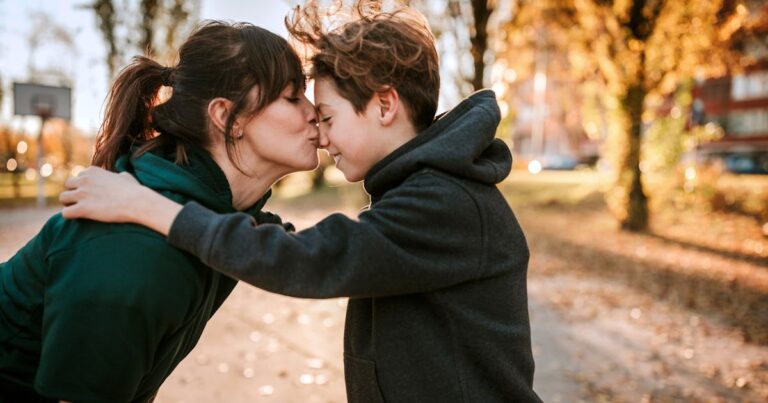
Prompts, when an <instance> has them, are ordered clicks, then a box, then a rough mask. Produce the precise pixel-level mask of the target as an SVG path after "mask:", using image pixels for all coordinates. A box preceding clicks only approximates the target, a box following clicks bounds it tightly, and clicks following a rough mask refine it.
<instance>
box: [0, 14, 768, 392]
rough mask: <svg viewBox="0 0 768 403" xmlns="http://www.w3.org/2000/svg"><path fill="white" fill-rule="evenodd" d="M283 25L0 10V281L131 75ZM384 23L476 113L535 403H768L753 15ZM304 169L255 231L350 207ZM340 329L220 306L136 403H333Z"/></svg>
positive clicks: (761, 90) (434, 17)
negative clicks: (494, 184) (496, 117)
mask: <svg viewBox="0 0 768 403" xmlns="http://www.w3.org/2000/svg"><path fill="white" fill-rule="evenodd" d="M297 3H298V2H297V1H269V2H267V1H259V2H256V1H238V0H218V1H215V2H214V1H212V0H155V1H150V0H93V1H88V0H62V1H53V0H31V1H26V2H16V1H10V0H0V261H4V260H7V259H8V258H10V257H11V256H12V255H13V254H14V253H15V251H16V250H17V249H18V248H20V247H21V246H23V245H24V244H25V243H26V241H28V240H29V239H30V238H31V237H32V236H34V234H36V233H37V231H39V229H40V228H41V226H42V224H43V223H44V222H45V221H46V220H47V219H48V218H49V217H50V216H51V215H53V214H55V213H56V212H57V211H58V210H59V209H60V207H59V206H58V205H57V202H56V197H57V196H58V194H59V193H60V192H61V190H62V188H63V182H64V180H66V178H67V177H69V176H72V175H76V174H77V173H78V172H79V171H80V170H82V169H83V167H85V166H88V165H89V162H90V158H91V153H92V149H93V144H94V139H95V135H96V132H97V130H98V127H99V125H100V123H101V116H102V112H103V102H104V100H105V97H106V94H107V92H108V89H109V87H110V83H111V80H112V78H113V77H114V76H115V75H116V73H117V72H118V71H119V70H120V68H121V67H122V66H124V65H125V64H126V63H127V62H128V61H129V59H130V57H131V56H133V55H136V54H142V53H145V50H147V51H148V52H149V53H150V54H151V55H152V56H153V57H155V58H156V59H158V60H160V61H161V62H162V63H165V64H168V65H171V64H172V63H173V62H174V58H175V52H176V49H177V47H178V46H179V44H180V43H181V42H182V41H183V40H184V39H185V37H186V35H187V34H188V33H189V32H190V30H191V29H192V28H193V27H194V26H195V25H196V24H197V23H198V22H199V21H200V20H203V19H228V20H238V21H248V22H251V23H254V24H256V25H259V26H262V27H265V28H267V29H270V30H272V31H274V32H276V33H278V34H280V35H283V36H286V30H285V28H284V26H283V18H284V16H285V15H286V14H287V13H288V12H289V11H290V9H291V7H292V6H294V5H295V4H297ZM321 3H322V2H321ZM326 3H327V2H326ZM384 3H385V5H386V6H392V5H395V3H400V4H403V3H405V4H409V5H411V6H413V7H415V8H417V9H418V10H420V11H421V12H422V13H424V15H425V16H426V17H427V19H428V21H429V22H430V24H431V28H432V30H433V32H434V34H435V36H436V39H437V44H438V50H439V52H440V57H441V66H442V67H441V68H442V88H441V98H440V106H439V110H440V111H444V110H448V109H450V108H451V107H452V106H454V105H456V104H457V103H458V102H460V100H461V99H462V98H464V97H465V96H467V95H469V94H471V93H472V92H473V91H475V90H478V89H481V88H492V89H493V90H494V91H495V92H496V95H497V98H498V101H499V105H500V107H501V110H502V115H503V118H502V122H501V124H500V126H499V129H498V137H499V138H501V139H503V140H504V141H506V142H507V143H508V144H509V146H510V148H511V149H512V152H513V155H514V161H515V162H514V169H513V172H512V173H511V175H510V176H509V177H508V178H507V179H506V180H505V181H504V182H503V183H502V184H501V185H500V187H501V188H502V190H503V192H504V194H505V195H506V196H507V198H508V200H509V203H510V205H511V206H512V207H513V209H514V211H515V213H516V214H517V215H518V218H519V219H520V221H521V223H522V225H523V229H524V230H525V232H526V234H527V236H528V241H529V245H530V248H531V251H532V257H531V262H530V267H529V295H530V306H529V309H530V313H531V319H532V324H533V330H532V332H533V344H534V354H535V357H536V362H537V373H536V380H535V387H536V389H537V391H538V392H539V393H540V395H541V396H542V398H544V399H545V401H555V402H556V401H562V402H577V401H588V402H592V401H605V402H639V401H642V402H667V401H675V402H677V401H691V402H694V401H695V402H700V401H708V402H709V401H711V402H731V401H739V402H750V401H755V402H763V401H766V400H768V4H766V2H765V1H758V0H753V1H749V0H713V1H705V0H613V1H611V0H537V1H533V0H412V1H397V2H396V1H385V2H384ZM28 84H33V85H28ZM41 88H42V89H41ZM52 88H53V89H52ZM51 91H53V92H55V91H59V92H57V93H56V94H58V95H55V94H54V95H51V94H53V92H51ZM62 91H63V92H62ZM40 94H43V95H40ZM46 94H47V95H46ZM25 97H26V98H25ZM46 97H49V98H46ZM43 122H45V123H44V124H43ZM323 157H324V158H323V163H322V166H321V168H320V169H318V170H316V171H315V172H312V173H303V174H295V175H292V176H289V177H287V178H285V179H284V180H282V181H281V182H280V183H278V185H277V186H276V188H275V197H273V199H272V200H271V201H270V202H269V204H268V205H267V208H268V209H270V210H273V211H275V212H277V213H280V214H281V215H282V216H283V217H284V218H285V219H287V220H289V221H293V222H295V223H296V225H297V227H298V228H303V227H307V226H310V225H312V224H313V223H314V222H316V221H318V220H319V219H321V218H322V217H324V216H325V215H327V214H329V213H331V212H337V211H340V212H343V213H346V214H349V215H353V216H354V215H355V214H356V213H357V212H358V211H359V209H360V208H362V207H363V206H365V205H366V204H367V198H366V196H365V194H364V192H363V190H362V188H361V186H360V185H359V184H348V183H346V182H345V181H344V180H343V176H342V175H341V174H340V172H338V170H336V169H335V168H334V167H333V166H332V165H333V164H332V163H331V162H330V161H329V160H328V159H327V158H326V157H327V156H325V155H323ZM344 307H345V301H344V300H327V301H302V300H295V299H290V298H285V297H281V296H276V295H272V294H268V293H266V292H262V291H259V290H257V289H254V288H251V287H247V286H242V285H240V286H238V288H237V289H236V291H235V293H234V294H233V295H232V297H230V299H229V300H228V301H227V303H226V304H225V305H224V307H223V308H222V311H221V312H220V313H218V314H217V315H216V317H215V318H214V319H213V320H212V321H211V324H210V326H209V328H208V329H207V330H206V332H205V334H204V335H203V338H202V339H201V341H200V343H199V345H198V347H197V348H196V350H195V351H193V352H192V354H190V356H189V357H188V358H187V359H186V360H185V362H183V363H182V365H181V366H180V367H179V368H178V369H177V370H176V372H175V373H174V374H173V375H172V376H171V378H169V380H168V381H167V382H166V384H165V386H164V388H163V389H162V390H161V392H160V395H159V396H158V400H157V401H159V402H180V401H186V402H208V401H232V402H236V401H277V402H341V401H344V400H345V397H344V387H343V369H342V366H341V351H342V348H341V340H342V329H343V320H344Z"/></svg>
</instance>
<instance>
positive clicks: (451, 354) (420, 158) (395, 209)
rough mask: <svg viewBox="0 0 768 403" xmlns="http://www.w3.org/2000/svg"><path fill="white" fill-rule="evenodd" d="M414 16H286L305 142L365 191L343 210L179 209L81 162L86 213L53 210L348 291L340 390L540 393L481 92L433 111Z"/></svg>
mask: <svg viewBox="0 0 768 403" xmlns="http://www.w3.org/2000/svg"><path fill="white" fill-rule="evenodd" d="M413 15H414V14H413V13H412V12H398V13H394V14H384V13H376V14H373V15H363V16H362V17H361V18H360V19H359V20H357V21H354V22H351V23H348V24H346V25H344V26H343V27H342V28H341V29H340V30H336V31H331V32H328V33H326V32H323V31H322V28H321V27H322V24H318V23H317V22H319V16H318V14H317V12H316V10H312V9H311V8H308V9H305V10H304V11H303V14H301V15H299V17H298V18H296V19H295V20H294V24H293V25H292V26H291V27H289V28H290V31H291V33H292V35H293V36H294V37H296V38H298V39H299V40H302V41H304V42H305V43H306V44H308V45H310V46H313V47H315V48H316V50H317V53H316V54H315V55H314V56H313V58H312V62H313V72H312V75H313V77H314V79H315V81H316V84H315V102H316V106H317V109H318V120H319V131H320V145H321V147H322V148H324V149H326V151H327V152H328V153H329V154H330V155H331V156H332V157H333V158H334V160H335V162H336V166H337V167H338V168H339V169H340V170H341V171H342V172H343V173H344V175H345V177H346V178H347V179H348V180H349V181H359V180H364V185H365V189H366V191H367V192H368V193H369V194H370V196H371V205H370V208H369V209H368V210H367V211H365V212H363V213H361V214H360V215H359V217H358V219H357V220H352V219H349V218H347V217H345V216H343V215H340V214H334V215H331V216H329V217H327V218H325V219H324V220H322V221H320V222H319V223H317V224H316V225H315V226H314V227H311V228H308V229H306V230H303V231H300V232H297V233H289V232H286V231H285V230H284V228H283V227H282V226H279V225H274V224H263V225H254V224H256V223H255V222H254V220H253V219H252V218H251V217H248V216H247V215H242V214H229V215H219V214H216V213H214V212H211V211H209V210H207V209H205V208H203V207H202V206H200V205H198V204H195V203H189V204H187V205H186V206H184V207H183V208H182V207H181V206H180V205H177V204H175V203H173V202H170V201H168V200H164V199H162V198H160V197H158V196H157V195H156V194H153V193H151V192H149V191H148V190H146V189H143V188H140V187H137V186H130V185H131V184H130V183H127V182H129V181H128V180H127V179H125V178H121V179H119V180H118V178H115V177H113V176H109V177H107V178H108V179H107V180H104V181H99V180H98V179H99V176H100V175H104V174H102V173H99V172H96V171H94V170H91V171H89V173H87V174H86V176H88V175H90V176H91V177H90V179H89V182H90V184H91V185H90V186H96V185H94V183H96V184H100V185H99V186H102V190H101V193H100V194H99V200H89V203H90V207H89V208H90V209H91V211H85V210H84V208H80V209H78V207H77V204H75V205H74V206H71V207H68V209H70V210H69V211H68V210H67V209H65V211H64V214H65V215H67V216H69V217H83V216H85V217H88V218H95V219H102V220H117V221H132V222H136V223H140V224H143V225H146V226H149V227H151V228H153V229H155V230H157V231H158V232H161V233H163V234H166V235H167V236H168V240H169V242H171V243H172V244H173V245H175V246H177V247H179V248H181V249H183V250H186V251H188V252H190V253H192V254H194V255H197V256H199V257H200V258H201V260H202V261H203V262H204V263H206V264H207V265H210V266H211V267H214V268H216V269H217V270H219V271H221V272H222V273H224V274H226V275H229V276H232V277H235V278H238V279H240V280H243V281H245V282H248V283H250V284H253V285H255V286H257V287H259V288H262V289H265V290H268V291H272V292H276V293H280V294H284V295H290V296H296V297H304V298H330V297H342V296H346V297H350V300H349V304H348V308H347V319H346V328H345V336H344V348H345V353H344V367H345V378H346V385H347V397H348V399H349V401H350V402H360V403H370V402H483V403H488V402H506V401H514V402H536V401H540V399H539V398H538V396H537V395H536V393H535V392H534V391H533V389H532V383H533V369H534V363H533V358H532V354H531V345H530V328H529V321H528V308H527V292H526V270H527V263H528V257H529V252H528V248H527V245H526V241H525V237H524V235H523V232H522V230H521V228H520V226H519V224H518V222H517V221H516V219H515V217H514V215H513V213H512V211H511V210H510V208H509V206H508V205H507V203H506V201H505V200H504V197H503V196H502V194H501V193H500V192H499V190H498V189H497V188H496V184H497V183H499V182H500V181H502V180H503V179H504V178H505V177H506V176H507V175H508V173H509V171H510V169H511V156H510V152H509V149H508V148H507V147H506V145H504V143H503V142H501V141H499V140H495V139H494V136H495V130H496V126H497V125H498V123H499V120H500V113H499V109H498V106H497V104H496V99H495V96H494V94H493V92H491V91H480V92H478V93H475V94H474V95H472V96H471V97H469V98H468V99H466V100H464V101H463V102H462V103H461V104H459V105H458V106H457V107H456V108H454V109H453V110H452V111H450V112H448V113H447V114H445V115H443V116H441V117H440V118H439V119H438V120H435V121H434V122H433V119H434V115H435V111H436V109H437V100H438V88H439V74H438V60H437V53H436V50H435V46H434V40H433V37H432V36H431V34H430V33H429V31H428V28H426V26H425V24H424V23H422V22H420V20H419V19H418V18H414V17H413ZM102 177H105V176H102ZM81 181H82V178H79V179H76V180H74V181H72V183H70V184H69V186H70V187H77V186H78V184H79V183H80V182H81ZM92 189H94V188H92ZM104 189H108V190H104ZM95 191H96V192H99V190H98V188H96V190H95ZM110 192H111V193H117V194H119V196H117V195H109V193H110ZM84 193H93V192H84ZM115 196H117V197H115ZM126 200H127V201H128V202H126ZM72 201H77V200H75V199H70V202H72ZM94 203H95V204H94ZM115 203H119V207H117V208H116V207H115ZM94 205H104V206H107V205H109V206H110V207H109V209H106V208H105V209H104V210H102V211H96V209H97V207H94ZM123 206H124V207H125V208H123ZM118 212H119V213H118ZM117 214H119V216H118V215H117Z"/></svg>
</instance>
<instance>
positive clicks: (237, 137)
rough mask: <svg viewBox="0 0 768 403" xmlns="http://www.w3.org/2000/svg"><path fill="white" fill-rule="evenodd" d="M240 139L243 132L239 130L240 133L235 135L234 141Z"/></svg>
mask: <svg viewBox="0 0 768 403" xmlns="http://www.w3.org/2000/svg"><path fill="white" fill-rule="evenodd" d="M242 138H243V131H242V130H240V132H239V133H237V134H236V135H235V140H240V139H242Z"/></svg>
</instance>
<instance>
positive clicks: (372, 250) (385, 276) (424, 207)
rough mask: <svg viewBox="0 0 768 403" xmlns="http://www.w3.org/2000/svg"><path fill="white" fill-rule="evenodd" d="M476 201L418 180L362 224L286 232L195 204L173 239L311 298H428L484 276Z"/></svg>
mask: <svg viewBox="0 0 768 403" xmlns="http://www.w3.org/2000/svg"><path fill="white" fill-rule="evenodd" d="M482 226H483V223H482V220H481V218H480V215H479V212H478V209H477V206H476V205H475V202H474V200H473V198H472V197H471V196H470V195H469V194H468V193H467V192H466V191H465V190H464V189H463V188H461V187H459V186H458V185H456V184H453V183H452V182H450V180H448V179H443V178H439V177H435V176H432V175H419V176H418V177H416V178H411V179H410V180H409V181H408V183H407V184H403V185H401V186H400V187H398V188H396V189H393V190H391V191H390V192H388V193H387V194H386V195H385V196H384V197H383V198H382V199H381V200H379V201H378V202H377V203H376V205H375V206H374V207H372V208H371V209H370V210H368V211H366V212H364V213H362V214H360V216H359V217H358V220H353V219H350V218H348V217H346V216H344V215H341V214H333V215H330V216H328V217H327V218H325V219H323V220H322V221H320V222H319V223H317V224H316V225H315V226H313V227H310V228H308V229H305V230H303V231H299V232H297V233H288V232H286V231H285V230H284V229H283V228H282V227H280V226H278V225H270V224H265V225H255V224H254V222H253V220H251V219H250V217H248V216H247V215H245V214H237V213H236V214H226V215H219V214H216V213H213V212H211V211H209V210H207V209H205V208H203V207H201V206H200V205H198V204H194V203H191V204H187V205H186V206H185V207H184V208H183V210H182V211H181V212H180V213H179V215H178V217H177V218H176V220H175V221H174V223H173V225H172V228H171V231H170V234H169V238H168V239H169V242H170V243H171V244H173V245H175V246H177V247H179V248H181V249H183V250H186V251H188V252H190V253H192V254H194V255H197V256H198V257H200V259H201V260H202V261H203V262H204V263H206V264H207V265H208V266H211V267H213V268H215V269H216V270H219V271H221V272H222V273H224V274H226V275H229V276H232V277H234V278H237V279H240V280H242V281H245V282H248V283H250V284H252V285H254V286H257V287H259V288H262V289H265V290H268V291H271V292H276V293H280V294H284V295H289V296H295V297H305V298H331V297H341V296H346V297H374V296H389V295H401V294H409V293H417V292H427V291H431V290H436V289H440V288H444V287H449V286H451V285H454V284H458V283H461V282H465V281H468V280H471V279H475V278H479V277H483V276H489V275H492V274H493V273H485V272H483V259H484V256H483V244H484V240H483V230H482Z"/></svg>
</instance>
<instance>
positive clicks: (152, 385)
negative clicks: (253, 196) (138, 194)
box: [0, 150, 269, 402]
mask: <svg viewBox="0 0 768 403" xmlns="http://www.w3.org/2000/svg"><path fill="white" fill-rule="evenodd" d="M116 167H117V170H118V171H125V172H130V173H131V174H133V175H134V176H135V177H136V178H137V179H138V180H139V182H141V183H142V184H144V185H145V186H148V187H150V188H152V189H154V190H157V191H159V192H161V193H162V194H163V195H165V196H166V197H168V198H170V199H172V200H174V201H177V202H179V203H186V202H189V201H196V202H198V203H200V204H203V205H205V206H207V207H208V208H210V209H213V210H215V211H218V212H221V213H224V212H232V211H233V210H234V209H233V208H232V192H231V190H230V188H229V184H228V182H227V179H226V177H225V176H224V173H223V172H222V171H221V169H220V168H219V167H218V166H217V165H216V163H215V162H214V161H213V160H212V159H211V158H210V156H209V155H208V154H207V153H206V152H205V151H203V150H192V151H191V152H190V158H189V164H187V165H185V166H179V165H176V164H174V163H173V162H172V161H171V159H170V158H164V157H161V156H159V155H158V154H154V153H146V154H144V155H142V156H140V157H138V158H131V159H129V158H128V157H123V158H121V159H119V160H118V162H117V164H116ZM268 197H269V193H267V195H265V196H264V198H262V199H261V200H260V201H259V202H258V203H257V204H256V205H255V206H253V207H251V208H250V209H248V211H247V213H249V214H251V215H255V214H258V213H259V211H260V209H261V207H262V206H263V205H264V203H265V202H266V200H267V198H268ZM235 284H236V281H235V280H232V279H231V278H229V277H226V276H224V275H221V274H219V273H218V272H216V271H213V270H210V269H209V268H207V267H206V266H204V265H203V264H202V263H201V262H200V261H199V260H198V259H197V258H195V257H193V256H191V255H189V254H187V253H184V252H182V251H180V250H178V249H176V248H174V247H172V246H170V245H169V244H168V243H167V242H166V240H165V238H164V237H162V236H160V235H159V234H157V233H155V232H153V231H151V230H148V229H146V228H143V227H140V226H136V225H130V224H103V223H98V222H94V221H86V220H65V219H64V218H62V216H61V214H56V215H55V216H53V217H52V218H51V219H50V220H49V221H48V222H47V223H46V224H45V226H44V227H43V229H42V230H41V231H40V233H39V234H38V235H37V236H36V237H35V238H34V239H32V240H31V241H30V242H29V243H28V244H27V245H26V246H24V247H23V248H22V249H21V250H20V251H19V252H18V253H17V254H16V255H15V256H14V257H12V258H11V260H9V261H8V262H5V263H2V264H0V401H6V400H7V399H8V398H18V397H22V396H23V397H24V399H25V400H26V399H27V398H30V399H31V398H33V397H35V398H39V397H40V396H44V397H47V398H51V399H63V400H69V401H78V402H81V401H82V402H144V401H148V400H150V399H151V398H152V397H153V396H154V395H155V393H156V392H157V390H158V388H159V387H160V385H161V384H162V383H163V381H164V380H165V378H166V377H168V375H169V374H170V373H171V372H172V371H173V369H174V368H175V367H176V365H177V364H178V363H179V362H180V361H181V360H182V359H183V358H184V357H185V356H186V355H187V354H188V353H189V352H190V351H191V350H192V348H193V347H194V346H195V344H196V343H197V340H198V339H199V338H200V335H201V333H202V331H203V328H204V327H205V324H206V322H207V321H208V319H210V317H211V315H213V313H214V312H215V311H216V310H217V309H218V307H219V306H220V305H221V303H222V302H223V301H224V299H225V298H226V297H227V296H228V295H229V293H230V292H231V291H232V289H233V288H234V286H235ZM10 390H14V392H9V391H10ZM9 393H10V394H11V396H8V394H9ZM35 395H39V396H35Z"/></svg>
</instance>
